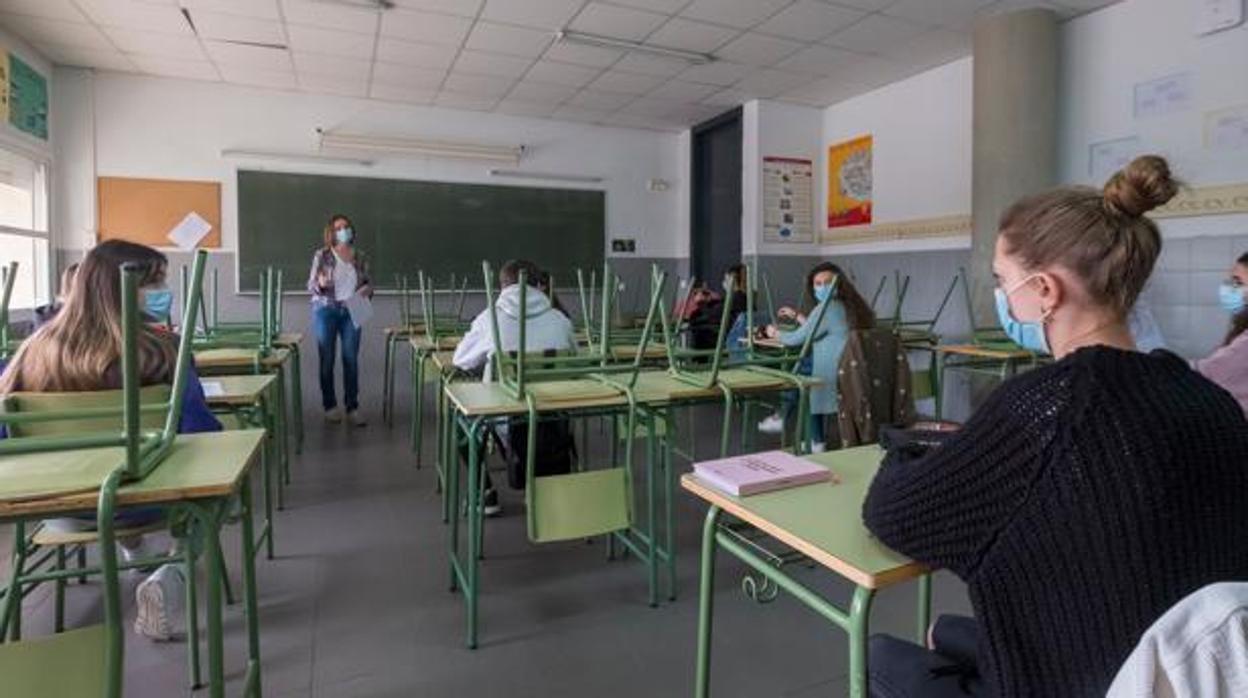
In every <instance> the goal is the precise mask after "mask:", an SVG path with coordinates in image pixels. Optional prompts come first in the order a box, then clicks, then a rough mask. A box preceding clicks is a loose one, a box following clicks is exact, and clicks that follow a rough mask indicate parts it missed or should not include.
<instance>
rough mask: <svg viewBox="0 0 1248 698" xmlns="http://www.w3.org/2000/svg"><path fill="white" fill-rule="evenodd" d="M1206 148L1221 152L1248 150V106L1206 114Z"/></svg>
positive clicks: (1243, 105) (1242, 105)
mask: <svg viewBox="0 0 1248 698" xmlns="http://www.w3.org/2000/svg"><path fill="white" fill-rule="evenodd" d="M1205 147H1206V148H1209V149H1210V150H1216V151H1219V152H1222V151H1227V150H1243V149H1244V148H1248V104H1241V105H1240V106H1238V107H1228V108H1226V109H1219V110H1218V111H1213V112H1209V113H1208V114H1206V115H1205Z"/></svg>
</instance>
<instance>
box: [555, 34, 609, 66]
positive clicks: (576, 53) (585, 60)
mask: <svg viewBox="0 0 1248 698" xmlns="http://www.w3.org/2000/svg"><path fill="white" fill-rule="evenodd" d="M623 56H624V52H623V51H617V50H616V49H613V48H602V47H599V46H581V45H580V44H571V43H568V42H565V41H556V42H555V43H554V44H551V46H550V48H548V49H546V55H544V56H542V58H544V59H546V60H548V61H558V62H560V63H573V64H576V65H583V66H588V67H590V68H606V67H608V66H610V65H612V64H614V63H615V62H616V61H618V60H620V58H622V57H623Z"/></svg>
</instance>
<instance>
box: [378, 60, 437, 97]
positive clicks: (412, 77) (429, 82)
mask: <svg viewBox="0 0 1248 698" xmlns="http://www.w3.org/2000/svg"><path fill="white" fill-rule="evenodd" d="M445 79H446V71H445V70H433V69H430V68H413V67H411V66H405V65H395V64H394V63H375V64H373V83H379V82H380V83H384V84H387V85H398V86H401V87H413V88H420V89H423V90H437V89H438V88H440V87H441V86H442V81H443V80H445Z"/></svg>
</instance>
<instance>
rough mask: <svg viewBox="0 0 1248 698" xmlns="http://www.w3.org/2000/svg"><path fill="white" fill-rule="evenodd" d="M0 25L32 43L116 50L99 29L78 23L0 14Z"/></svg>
mask: <svg viewBox="0 0 1248 698" xmlns="http://www.w3.org/2000/svg"><path fill="white" fill-rule="evenodd" d="M0 25H2V26H4V27H5V28H6V29H8V30H9V31H11V32H13V33H14V34H17V35H18V36H20V37H22V38H23V39H26V40H27V41H30V42H32V43H46V44H60V45H64V46H78V47H80V48H84V49H92V50H97V51H109V50H115V48H116V47H115V46H113V44H112V42H110V41H109V40H108V37H106V36H104V34H103V33H102V32H101V31H100V30H99V29H97V28H95V27H94V26H92V25H90V24H83V23H80V22H60V21H56V20H51V19H44V18H42V17H27V16H26V15H13V14H7V13H4V14H0Z"/></svg>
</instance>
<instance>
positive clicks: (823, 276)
mask: <svg viewBox="0 0 1248 698" xmlns="http://www.w3.org/2000/svg"><path fill="white" fill-rule="evenodd" d="M805 288H806V295H807V296H808V297H809V298H811V299H813V300H814V303H815V305H814V307H813V308H810V309H809V311H808V312H807V313H800V312H798V311H797V310H794V309H793V308H791V307H789V306H785V307H782V308H780V309H779V310H777V311H776V315H779V316H780V317H781V318H783V319H788V320H794V321H796V322H797V323H798V328H797V329H795V330H791V331H780V330H779V329H778V328H777V327H776V326H775V325H768V326H767V328H766V329H765V330H764V332H765V334H766V335H767V336H768V337H778V338H779V339H780V343H781V344H783V345H784V346H786V347H800V346H802V344H803V343H804V342H805V341H806V338H807V337H808V336H810V334H811V333H812V332H813V333H815V338H814V340H813V341H812V342H811V345H810V368H809V369H808V370H807V369H802V370H801V372H802V373H804V374H807V375H811V376H814V377H816V378H821V379H823V382H822V383H820V384H819V385H818V386H816V387H814V388H811V389H810V440H811V450H812V451H814V452H815V453H819V452H820V451H823V450H824V449H825V448H826V443H827V436H826V434H825V430H824V420H825V419H826V418H827V417H828V416H829V415H833V414H836V411H837V409H838V407H839V403H840V397H839V395H837V389H836V386H837V372H838V371H839V370H840V367H841V354H843V353H844V352H845V344H846V343H847V342H848V341H849V333H850V332H851V331H853V330H866V329H870V328H871V327H872V326H874V325H875V313H874V312H873V311H872V310H871V306H870V305H868V304H867V302H866V301H865V300H863V298H862V296H861V295H860V294H859V293H858V289H856V288H854V285H853V283H851V282H850V280H849V277H848V276H846V275H845V273H844V272H842V271H841V269H840V267H838V266H836V265H835V264H833V263H831V262H820V263H819V264H817V265H815V268H814V269H811V270H810V273H809V274H807V275H806V286H805ZM825 303H830V304H831V305H829V306H828V309H827V311H826V312H824V313H823V320H822V322H820V324H819V327H817V328H816V327H812V325H813V324H814V323H812V322H809V320H810V319H811V318H814V317H818V316H819V312H820V310H819V309H820V308H821V307H822V306H823V305H824V304H825ZM796 407H797V393H796V392H790V393H786V394H785V397H784V400H783V401H782V403H781V409H780V411H779V412H777V413H775V414H773V415H771V416H769V417H767V418H766V419H764V420H763V421H761V422H759V423H758V429H759V431H761V432H763V433H767V434H778V433H780V432H781V431H782V430H783V429H784V422H785V420H786V419H787V418H788V417H789V415H790V414H791V413H792V412H793V410H794V409H795V408H796Z"/></svg>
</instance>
